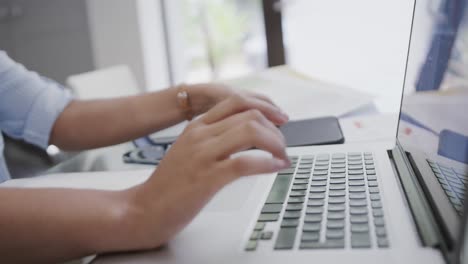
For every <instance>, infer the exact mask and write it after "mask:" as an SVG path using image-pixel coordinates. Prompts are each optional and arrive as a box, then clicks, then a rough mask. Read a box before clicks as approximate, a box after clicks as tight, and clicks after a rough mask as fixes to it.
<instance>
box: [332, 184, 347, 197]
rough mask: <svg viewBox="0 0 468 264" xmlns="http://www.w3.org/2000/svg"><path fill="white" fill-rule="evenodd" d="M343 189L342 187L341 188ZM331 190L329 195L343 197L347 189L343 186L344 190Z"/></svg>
mask: <svg viewBox="0 0 468 264" xmlns="http://www.w3.org/2000/svg"><path fill="white" fill-rule="evenodd" d="M330 187H331V186H330ZM340 189H341V188H340ZM330 190H331V191H330V192H329V193H328V196H329V197H342V196H346V191H345V190H344V187H343V190H332V189H331V188H330Z"/></svg>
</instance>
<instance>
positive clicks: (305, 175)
mask: <svg viewBox="0 0 468 264" xmlns="http://www.w3.org/2000/svg"><path fill="white" fill-rule="evenodd" d="M296 179H300V180H308V179H310V175H309V174H296Z"/></svg>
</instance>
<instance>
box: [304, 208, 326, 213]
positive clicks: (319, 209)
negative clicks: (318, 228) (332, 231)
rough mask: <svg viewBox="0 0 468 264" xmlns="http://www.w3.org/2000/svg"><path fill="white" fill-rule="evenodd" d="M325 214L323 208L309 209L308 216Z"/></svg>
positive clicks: (307, 210)
mask: <svg viewBox="0 0 468 264" xmlns="http://www.w3.org/2000/svg"><path fill="white" fill-rule="evenodd" d="M321 213H323V207H307V209H306V214H321Z"/></svg>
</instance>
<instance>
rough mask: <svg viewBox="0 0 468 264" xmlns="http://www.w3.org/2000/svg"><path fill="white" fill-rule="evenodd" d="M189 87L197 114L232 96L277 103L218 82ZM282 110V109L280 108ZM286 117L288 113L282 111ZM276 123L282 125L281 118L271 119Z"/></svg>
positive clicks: (265, 97) (260, 95)
mask: <svg viewBox="0 0 468 264" xmlns="http://www.w3.org/2000/svg"><path fill="white" fill-rule="evenodd" d="M189 89H190V91H191V102H192V108H193V110H194V113H195V115H196V116H198V115H201V114H203V113H205V112H206V111H208V110H210V109H211V108H213V107H214V106H215V105H217V104H219V103H220V102H222V101H223V100H225V99H227V98H230V97H232V96H240V97H244V98H246V99H249V98H251V99H258V100H261V101H263V102H265V103H267V104H271V105H273V106H275V107H277V106H276V105H275V103H273V101H272V100H271V99H270V98H268V97H267V96H264V95H262V94H257V93H252V92H248V91H242V90H236V89H232V88H230V87H229V86H226V85H224V84H217V83H206V84H195V85H190V86H189ZM280 111H281V109H280ZM281 113H282V114H283V115H284V116H285V117H287V115H286V113H284V112H281ZM271 121H272V122H273V123H274V124H275V125H281V124H282V123H281V122H279V120H271Z"/></svg>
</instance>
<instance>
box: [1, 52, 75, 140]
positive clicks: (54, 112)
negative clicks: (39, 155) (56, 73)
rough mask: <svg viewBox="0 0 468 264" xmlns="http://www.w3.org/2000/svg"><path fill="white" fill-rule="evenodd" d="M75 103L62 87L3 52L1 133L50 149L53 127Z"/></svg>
mask: <svg viewBox="0 0 468 264" xmlns="http://www.w3.org/2000/svg"><path fill="white" fill-rule="evenodd" d="M71 100H72V96H71V94H70V92H69V91H68V90H66V89H64V87H63V86H61V85H60V84H58V83H56V82H53V81H51V80H49V79H46V78H44V77H41V76H39V75H38V74H37V73H35V72H31V71H28V70H27V69H26V68H25V67H23V66H22V65H20V64H18V63H16V62H14V61H13V60H12V59H10V58H9V57H8V55H7V54H6V53H5V52H3V51H0V130H2V131H3V132H4V133H6V134H7V135H9V136H11V137H13V138H18V139H23V140H25V141H26V142H29V143H31V144H34V145H37V146H39V147H42V148H44V149H45V148H47V146H48V144H49V137H50V133H51V130H52V127H53V125H54V123H55V121H56V119H57V118H58V116H59V115H60V114H61V113H62V111H63V110H64V109H65V107H66V106H67V105H68V104H69V103H70V101H71Z"/></svg>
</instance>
